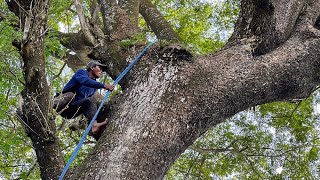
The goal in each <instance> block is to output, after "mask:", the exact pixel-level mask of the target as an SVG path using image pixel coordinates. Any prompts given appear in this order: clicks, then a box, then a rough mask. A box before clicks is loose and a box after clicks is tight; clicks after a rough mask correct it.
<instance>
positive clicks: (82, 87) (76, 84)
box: [62, 69, 104, 102]
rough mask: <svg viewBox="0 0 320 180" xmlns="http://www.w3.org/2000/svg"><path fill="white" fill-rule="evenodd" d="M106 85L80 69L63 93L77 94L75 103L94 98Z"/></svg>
mask: <svg viewBox="0 0 320 180" xmlns="http://www.w3.org/2000/svg"><path fill="white" fill-rule="evenodd" d="M103 87H104V84H103V83H100V82H98V81H96V80H95V79H91V78H90V77H89V72H88V71H86V70H84V69H79V70H78V71H77V72H76V73H75V74H74V75H73V76H72V78H71V80H70V81H69V82H68V83H67V84H66V85H65V86H64V88H63V90H62V93H65V92H74V93H76V96H75V99H74V102H77V101H78V100H81V99H84V98H88V97H90V96H92V95H93V94H94V93H95V92H96V90H97V89H100V88H103Z"/></svg>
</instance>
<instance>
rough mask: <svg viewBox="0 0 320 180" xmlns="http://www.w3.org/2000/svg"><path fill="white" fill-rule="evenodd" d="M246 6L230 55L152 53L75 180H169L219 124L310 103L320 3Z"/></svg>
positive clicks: (318, 51)
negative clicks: (267, 106)
mask: <svg viewBox="0 0 320 180" xmlns="http://www.w3.org/2000/svg"><path fill="white" fill-rule="evenodd" d="M241 4H242V5H241V13H240V16H239V19H238V21H237V23H236V27H235V32H234V33H233V35H232V37H231V38H230V40H229V42H228V43H227V45H226V46H225V47H224V48H223V50H221V51H219V52H217V53H215V54H213V55H207V56H203V57H195V58H194V59H193V60H190V59H188V58H185V57H186V56H181V54H185V53H184V52H183V51H182V50H179V49H175V48H164V49H159V47H154V48H153V50H151V51H149V53H148V55H147V56H146V57H145V58H143V59H142V60H141V61H140V62H139V64H138V65H137V66H136V67H135V68H134V69H133V71H132V72H131V73H130V75H129V76H128V77H129V78H130V81H128V82H127V85H126V89H125V93H124V94H123V95H122V96H118V97H117V98H116V99H115V100H114V101H113V103H111V107H110V109H109V112H108V116H109V118H110V119H112V123H111V124H110V125H109V126H108V128H107V130H106V131H105V133H104V135H103V137H102V138H101V140H100V141H99V142H98V144H97V145H96V147H95V149H94V150H93V152H92V153H91V154H90V155H89V157H88V158H87V161H86V163H84V164H83V165H82V166H80V167H79V168H78V169H77V170H76V171H75V174H74V175H73V176H71V177H70V179H161V178H162V177H163V176H164V175H165V173H166V171H167V170H168V168H169V167H170V165H171V164H172V163H173V162H174V161H175V159H176V158H177V157H178V156H179V155H180V154H181V153H182V152H183V151H184V150H185V149H186V148H187V147H188V146H189V145H191V144H192V142H194V140H195V139H196V138H197V137H199V136H200V135H201V134H203V133H204V132H206V131H207V130H208V129H209V128H211V127H213V126H214V125H216V124H218V123H221V122H223V121H224V120H225V119H226V118H228V117H230V116H232V115H234V114H235V113H237V112H240V111H242V110H245V109H247V108H249V107H251V106H255V105H258V104H263V103H267V102H272V101H283V100H289V99H291V98H305V97H307V96H308V95H309V94H310V93H311V92H312V91H313V90H314V89H315V88H316V86H317V85H318V84H319V75H320V73H319V70H320V69H319V65H320V30H319V28H318V26H317V24H318V23H319V22H318V21H319V15H320V12H319V9H320V1H319V0H304V1H297V0H290V1H284V0H280V1H272V0H260V1H252V0H243V1H242V3H241ZM140 6H142V5H141V4H140ZM145 6H146V5H144V6H143V7H145ZM140 13H142V12H141V10H140ZM150 13H151V14H152V12H151V11H150ZM153 20H154V18H153ZM161 30H164V29H161ZM164 31H165V30H164ZM159 32H160V31H159ZM161 34H163V33H160V34H157V36H158V37H161ZM153 52H158V53H153ZM181 57H183V58H181ZM187 57H188V56H187Z"/></svg>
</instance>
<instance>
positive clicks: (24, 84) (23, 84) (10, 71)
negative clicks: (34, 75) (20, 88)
mask: <svg viewBox="0 0 320 180" xmlns="http://www.w3.org/2000/svg"><path fill="white" fill-rule="evenodd" d="M9 72H10V73H11V74H12V75H13V76H14V77H15V78H16V79H17V80H18V81H19V82H20V83H21V84H22V85H26V84H25V83H24V82H22V81H21V80H20V79H19V78H18V77H17V76H16V75H15V74H14V73H13V72H12V71H11V69H9Z"/></svg>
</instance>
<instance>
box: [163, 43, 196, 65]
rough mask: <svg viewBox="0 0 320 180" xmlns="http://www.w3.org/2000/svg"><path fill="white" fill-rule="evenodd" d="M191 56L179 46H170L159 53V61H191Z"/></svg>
mask: <svg viewBox="0 0 320 180" xmlns="http://www.w3.org/2000/svg"><path fill="white" fill-rule="evenodd" d="M192 57H193V55H192V54H191V53H190V52H189V51H188V50H187V49H186V48H184V47H182V46H181V45H179V44H170V45H168V46H166V47H164V48H163V49H162V50H161V51H160V59H162V60H164V61H179V60H187V61H190V60H192Z"/></svg>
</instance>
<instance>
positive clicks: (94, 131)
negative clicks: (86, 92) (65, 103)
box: [84, 96, 108, 140]
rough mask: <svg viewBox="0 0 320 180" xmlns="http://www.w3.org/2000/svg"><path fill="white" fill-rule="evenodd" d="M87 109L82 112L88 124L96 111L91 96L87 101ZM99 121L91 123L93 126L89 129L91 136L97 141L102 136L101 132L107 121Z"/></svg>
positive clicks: (95, 105) (95, 104)
mask: <svg viewBox="0 0 320 180" xmlns="http://www.w3.org/2000/svg"><path fill="white" fill-rule="evenodd" d="M87 100H88V101H87V107H86V109H85V110H84V115H85V116H86V118H87V119H88V121H89V122H88V123H90V121H91V120H92V118H93V117H94V115H95V113H96V112H97V110H98V107H97V102H96V100H95V98H94V97H93V96H92V97H90V98H88V99H87ZM98 121H99V120H97V119H96V120H95V121H94V123H93V126H92V128H91V135H92V136H93V137H94V138H95V139H96V140H98V139H99V138H100V136H101V135H102V132H103V131H104V129H105V127H106V126H107V124H108V120H107V119H105V120H104V121H102V122H98Z"/></svg>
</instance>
